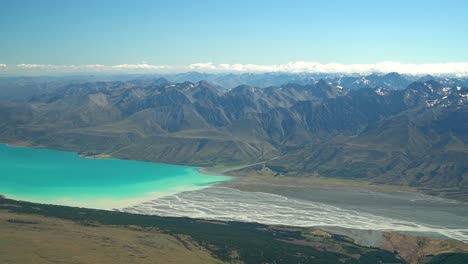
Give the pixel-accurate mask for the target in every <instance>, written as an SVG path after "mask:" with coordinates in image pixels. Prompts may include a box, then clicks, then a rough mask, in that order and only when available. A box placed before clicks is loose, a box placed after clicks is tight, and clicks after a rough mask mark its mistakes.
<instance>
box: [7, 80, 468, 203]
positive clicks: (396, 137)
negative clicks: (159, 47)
mask: <svg viewBox="0 0 468 264" xmlns="http://www.w3.org/2000/svg"><path fill="white" fill-rule="evenodd" d="M463 83H464V80H456V79H438V80H435V79H434V78H432V77H430V76H428V77H425V78H421V79H420V80H417V81H415V82H411V81H410V80H408V79H407V78H404V77H403V76H401V75H398V74H388V75H385V76H377V75H370V76H367V77H340V78H331V77H329V78H327V80H323V79H321V80H319V81H318V82H312V83H310V84H295V83H289V84H285V85H281V86H270V87H266V88H258V87H253V86H248V85H241V86H237V87H235V88H232V89H224V88H223V87H220V86H217V85H213V84H211V83H208V82H206V81H199V82H188V81H186V82H181V83H172V82H169V81H168V80H167V79H163V78H160V79H135V80H130V81H105V82H104V81H102V82H80V81H73V82H71V81H70V82H65V83H63V82H58V83H56V85H52V87H51V86H48V87H47V89H45V88H44V89H43V88H41V89H39V90H38V89H35V90H34V93H32V94H31V96H29V97H28V98H27V99H25V97H24V96H23V97H16V100H4V101H2V102H0V139H1V140H2V141H6V142H18V141H27V142H30V143H31V144H33V145H36V146H37V145H41V146H47V147H52V148H57V149H67V150H74V151H77V152H80V153H82V154H84V155H94V154H110V155H112V156H113V157H117V158H127V159H139V160H148V161H157V162H167V163H177V164H190V165H197V166H216V165H237V164H245V163H255V162H260V161H265V160H269V161H268V162H267V163H266V165H264V166H263V167H262V168H258V167H256V168H254V169H255V170H257V169H262V170H265V169H267V170H268V171H270V173H271V174H273V175H282V174H287V175H293V176H294V175H297V176H304V175H317V174H318V175H320V176H331V177H346V178H360V179H367V180H369V181H372V182H378V183H390V184H398V185H412V186H422V187H424V188H428V189H439V190H441V191H444V190H445V191H444V192H446V193H449V192H450V193H451V194H452V196H454V197H457V196H459V197H464V196H465V191H464V190H465V189H466V188H467V187H468V181H467V178H468V167H467V166H468V165H467V164H468V147H467V142H468V138H467V135H468V122H466V120H468V112H467V111H468V108H467V101H468V88H466V87H464V86H461V84H463ZM12 85H13V84H11V83H9V87H10V88H11V87H12ZM30 86H31V84H30V83H28V87H30ZM21 87H22V86H21V85H18V89H19V88H21ZM40 87H42V86H40ZM392 87H393V88H392ZM28 89H29V88H28ZM10 90H11V89H10ZM10 90H5V92H4V94H2V98H9V97H8V96H7V94H8V93H10V92H9V91H10ZM21 94H23V93H21Z"/></svg>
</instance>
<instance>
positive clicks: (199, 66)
mask: <svg viewBox="0 0 468 264" xmlns="http://www.w3.org/2000/svg"><path fill="white" fill-rule="evenodd" d="M188 68H189V69H191V70H197V71H204V70H218V69H217V66H215V65H214V64H213V63H212V62H201V63H193V64H190V65H189V66H188Z"/></svg>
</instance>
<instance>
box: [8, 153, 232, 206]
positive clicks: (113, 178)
mask: <svg viewBox="0 0 468 264" xmlns="http://www.w3.org/2000/svg"><path fill="white" fill-rule="evenodd" d="M229 179H230V177H228V176H212V175H206V174H202V173H200V172H199V171H198V168H196V167H188V166H177V165H168V164H160V163H151V162H142V161H131V160H118V159H88V158H81V157H80V156H79V155H78V154H77V153H74V152H65V151H57V150H51V149H38V148H27V147H12V146H8V145H4V144H0V194H3V195H5V196H7V197H9V198H13V199H19V200H27V201H33V202H40V203H51V204H60V205H70V206H81V207H89V208H101V209H112V208H123V207H126V206H130V205H135V204H138V203H141V202H144V201H148V200H150V199H154V198H157V197H161V196H164V195H168V194H174V193H177V192H180V191H186V190H195V189H200V188H203V187H206V186H210V185H213V184H215V183H218V182H222V181H226V180H229Z"/></svg>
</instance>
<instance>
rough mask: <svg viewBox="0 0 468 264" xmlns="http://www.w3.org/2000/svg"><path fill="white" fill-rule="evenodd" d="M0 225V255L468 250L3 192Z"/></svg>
mask: <svg viewBox="0 0 468 264" xmlns="http://www.w3.org/2000/svg"><path fill="white" fill-rule="evenodd" d="M0 231H1V232H0V245H2V247H0V252H2V254H0V261H1V262H2V263H25V262H27V263H52V262H53V263H57V262H58V263H61V262H64V261H74V262H76V263H180V262H184V263H407V262H408V263H417V262H418V261H419V260H421V261H424V263H457V262H453V261H466V259H467V254H464V253H463V252H466V250H468V248H467V246H466V244H463V243H462V242H457V241H446V240H431V239H427V238H419V237H412V236H406V235H399V234H394V233H387V234H385V237H386V240H387V242H386V243H385V245H384V246H383V247H384V248H385V249H378V248H369V247H363V246H360V245H357V244H355V243H354V241H353V240H352V239H350V238H348V237H345V236H339V235H333V234H330V233H327V232H324V231H322V230H319V229H316V228H293V227H275V226H266V225H261V224H253V223H238V222H217V221H205V220H196V219H189V218H167V217H158V216H145V215H132V214H127V213H120V212H111V211H100V210H92V209H82V208H72V207H64V206H55V205H43V204H34V203H28V202H18V201H14V200H9V199H6V198H3V197H0ZM65 238H66V239H65ZM11 241H15V242H14V243H11ZM18 248H21V249H22V250H21V251H17V250H18ZM392 251H393V252H392ZM24 252H29V253H28V254H24ZM396 252H398V253H401V255H398V253H396Z"/></svg>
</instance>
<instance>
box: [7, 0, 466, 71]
mask: <svg viewBox="0 0 468 264" xmlns="http://www.w3.org/2000/svg"><path fill="white" fill-rule="evenodd" d="M0 4H1V8H0V32H1V36H2V38H1V41H0V64H4V65H6V66H10V65H17V64H37V65H95V64H99V65H117V64H149V65H169V66H179V67H180V66H183V65H190V64H194V63H207V62H212V63H213V64H224V63H226V64H235V63H240V64H259V65H271V64H286V63H289V62H295V61H306V62H318V63H341V64H355V63H359V64H372V63H377V62H382V61H393V62H401V63H415V64H421V63H446V62H467V61H468V48H467V47H468V15H467V14H468V1H462V0H460V1H455V0H445V1H431V0H426V1H418V0H416V1H411V0H406V1H400V0H393V1H370V0H360V1H359V0H354V1H352V0H348V1H345V0H343V1H333V0H328V1H312V0H309V1H300V0H296V1H295V0H289V1H274V0H270V1H254V0H250V1H246V0H237V1H222V0H206V1H203V0H199V1H185V0H171V1H157V0H153V1H146V0H141V1H118V0H112V1H104V0H101V1H99V0H94V1H86V0H80V1H60V0H56V1H48V0H40V1H34V0H31V1H22V0H11V1H10V0H0ZM4 68H5V67H4Z"/></svg>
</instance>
